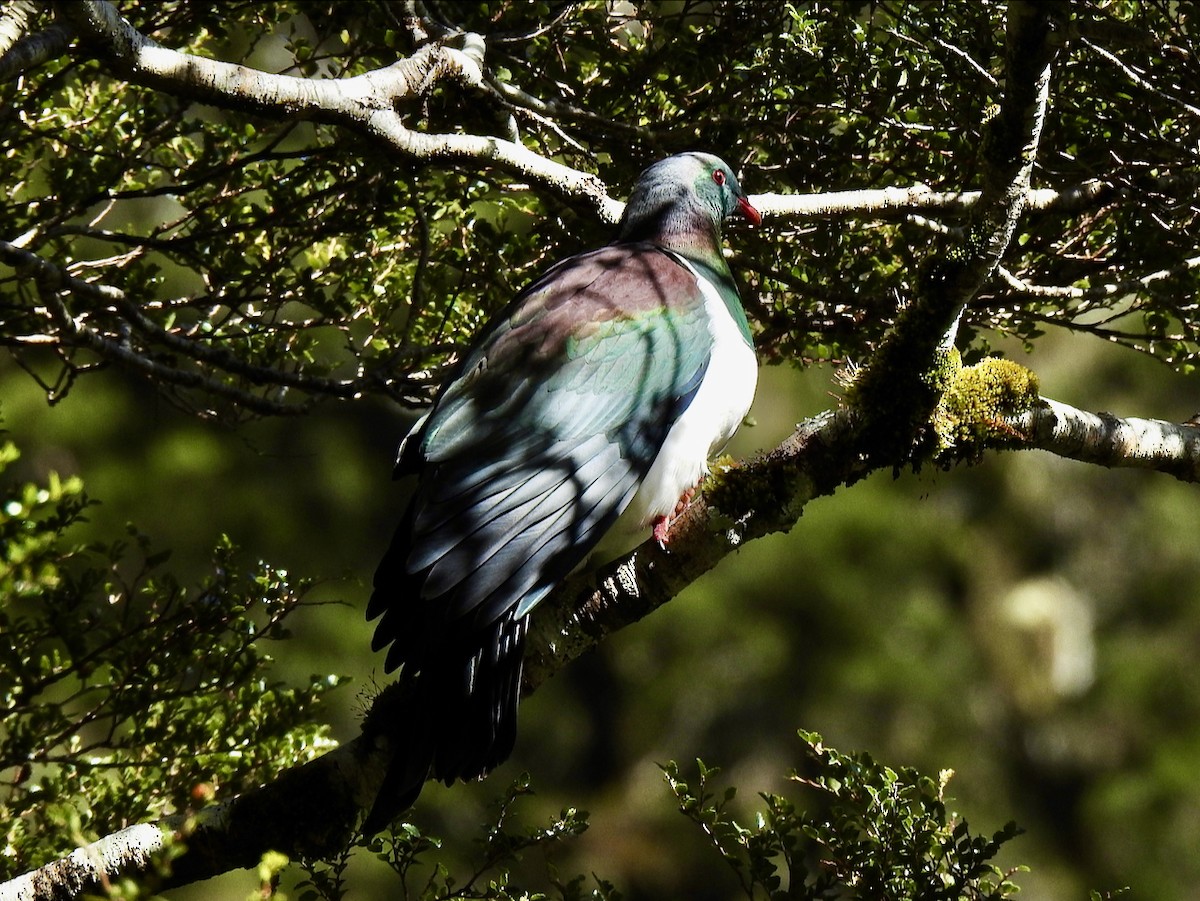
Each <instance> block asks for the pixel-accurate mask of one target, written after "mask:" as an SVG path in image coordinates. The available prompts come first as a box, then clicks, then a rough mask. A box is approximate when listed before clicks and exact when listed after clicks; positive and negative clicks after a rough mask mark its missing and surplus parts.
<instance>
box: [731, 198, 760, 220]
mask: <svg viewBox="0 0 1200 901" xmlns="http://www.w3.org/2000/svg"><path fill="white" fill-rule="evenodd" d="M737 203H738V209H740V210H741V211H742V215H743V216H745V217H746V218H747V219H748V220H750V224H751V225H762V213H760V212H759V211H758V210H756V209H755V208H754V207H752V206H751V205H750V201H749V200H747V199H746V198H745V197H739V198H738V199H737Z"/></svg>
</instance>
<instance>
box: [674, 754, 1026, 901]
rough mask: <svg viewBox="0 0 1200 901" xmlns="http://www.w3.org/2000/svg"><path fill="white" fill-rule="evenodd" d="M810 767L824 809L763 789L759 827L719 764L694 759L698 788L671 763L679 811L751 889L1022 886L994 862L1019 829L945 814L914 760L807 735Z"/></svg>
mask: <svg viewBox="0 0 1200 901" xmlns="http://www.w3.org/2000/svg"><path fill="white" fill-rule="evenodd" d="M800 738H801V741H802V742H803V745H804V747H803V751H804V755H805V761H804V766H803V767H802V770H801V772H799V773H794V774H793V775H792V779H793V780H794V781H795V782H797V783H799V784H801V785H804V786H807V787H809V788H811V789H814V790H815V792H816V806H817V807H818V809H819V812H818V813H808V812H805V811H803V810H802V809H799V808H798V807H797V804H796V802H795V801H793V800H791V799H789V798H785V797H783V796H781V795H774V794H766V793H764V794H762V795H760V797H761V798H762V800H763V801H764V802H765V804H766V809H765V810H762V811H759V812H758V813H757V814H756V816H755V822H754V825H753V826H746V825H743V824H741V823H739V822H738V821H737V820H736V819H734V816H733V814H732V813H731V812H730V809H729V808H730V806H731V802H732V801H733V800H734V798H735V796H736V794H737V789H736V788H734V787H733V786H730V787H728V788H726V789H725V790H724V791H723V792H722V793H721V795H720V796H719V797H718V796H717V794H716V792H715V790H714V789H713V788H712V785H711V784H712V781H713V777H714V776H716V775H717V773H718V772H719V770H717V769H715V768H711V767H707V766H705V765H704V763H703V761H700V760H697V761H696V766H697V770H698V773H697V778H696V783H695V787H692V786H691V785H689V784H688V783H687V782H686V781H684V778H683V776H682V774H681V772H680V769H679V766H678V765H677V764H676V763H674V762H672V763H670V764H668V765H667V766H665V767H664V772H665V773H666V777H667V781H668V783H669V785H670V787H671V791H672V792H674V794H675V797H676V799H677V800H678V801H679V807H680V810H681V811H682V812H683V814H684V816H686V817H687V818H688V819H689V820H691V821H692V822H693V823H695V824H696V825H697V826H699V827H700V829H701V830H702V831H703V832H704V834H705V836H706V837H707V838H708V840H709V842H710V843H711V844H712V846H713V847H714V848H715V849H716V850H717V852H718V853H719V854H720V855H721V856H722V857H723V858H724V860H725V862H726V863H728V864H729V866H730V868H731V869H732V870H733V872H734V874H735V875H736V876H737V879H738V882H739V884H740V885H741V888H742V891H743V892H744V893H745V895H746V897H747V898H751V899H753V898H756V897H764V898H771V899H785V898H786V899H814V901H815V899H821V898H829V897H838V898H843V897H844V898H861V899H871V898H922V899H939V898H941V899H947V901H950V899H960V898H965V899H988V901H997V899H1001V898H1005V897H1008V896H1009V895H1012V894H1014V893H1015V892H1016V891H1017V888H1016V886H1015V885H1014V884H1013V883H1011V882H1010V881H1009V877H1010V876H1011V875H1012V874H1010V873H1003V872H1001V871H1000V870H998V869H997V868H996V866H995V865H994V864H993V863H992V862H991V861H992V860H993V858H994V857H995V856H996V853H997V852H998V851H999V849H1000V846H1001V845H1002V844H1004V842H1006V841H1008V840H1009V839H1011V838H1013V837H1014V836H1016V835H1017V834H1019V832H1020V830H1019V829H1018V828H1017V827H1016V825H1015V824H1014V823H1009V824H1008V825H1007V826H1005V827H1004V828H1003V829H1001V830H1000V831H999V832H997V833H995V834H994V835H993V836H992V837H991V838H985V837H983V836H972V835H971V834H970V832H969V831H968V828H967V823H966V821H965V820H962V819H959V818H958V817H957V816H956V815H954V814H949V813H948V812H947V808H946V798H945V789H946V784H947V782H948V781H949V779H950V776H951V775H952V773H951V772H950V771H949V770H943V771H942V772H941V773H940V774H939V776H938V779H937V780H936V781H935V780H933V779H931V778H929V777H928V776H922V775H921V774H920V773H918V772H917V771H916V770H913V769H908V768H906V769H901V770H900V771H898V772H897V771H895V770H893V769H891V768H890V767H887V766H883V765H882V764H879V763H876V762H875V761H874V760H873V759H872V758H871V756H870V755H869V754H865V753H863V754H843V753H841V752H839V751H836V750H834V749H832V748H829V747H827V746H826V745H825V744H824V743H823V742H822V740H821V736H819V735H817V734H816V733H812V732H803V731H802V732H801V733H800Z"/></svg>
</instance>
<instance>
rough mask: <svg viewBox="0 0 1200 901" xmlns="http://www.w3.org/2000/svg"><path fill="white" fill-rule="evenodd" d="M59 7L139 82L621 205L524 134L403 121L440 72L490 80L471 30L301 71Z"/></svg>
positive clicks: (614, 216) (106, 9)
mask: <svg viewBox="0 0 1200 901" xmlns="http://www.w3.org/2000/svg"><path fill="white" fill-rule="evenodd" d="M61 8H62V9H63V11H64V14H65V15H66V16H67V17H68V18H69V19H70V21H71V22H72V23H73V24H74V25H75V27H76V28H77V29H78V30H79V31H80V33H81V34H83V35H84V36H86V37H87V38H88V39H90V40H91V41H93V42H95V43H97V44H99V45H100V46H101V47H103V48H104V52H105V53H106V54H107V56H108V57H109V59H110V61H111V62H112V64H113V65H114V67H115V68H116V69H117V70H118V71H119V72H120V73H121V74H122V75H123V76H125V77H126V78H128V79H129V80H130V81H132V82H135V83H137V84H143V85H147V86H149V87H155V88H166V89H170V90H172V91H174V92H176V93H178V94H182V95H184V96H189V97H194V98H196V99H198V100H202V101H204V102H206V103H212V104H215V105H218V106H224V107H232V108H252V109H256V110H258V111H260V112H263V113H266V114H271V115H289V116H308V117H312V118H320V119H324V120H327V121H332V122H338V123H341V124H344V125H347V126H350V127H352V128H355V129H357V130H359V131H365V132H366V133H368V134H370V135H372V136H374V137H377V138H379V139H381V140H383V141H385V142H386V143H388V144H389V145H391V146H392V147H394V148H395V149H397V150H399V151H401V152H402V153H404V154H406V155H408V156H410V157H413V158H416V159H443V160H473V161H478V162H484V163H490V164H492V165H496V166H498V167H500V168H503V169H505V170H507V171H509V172H513V173H515V174H517V175H519V176H521V177H522V178H524V179H528V180H530V181H535V182H537V183H539V184H542V185H544V186H546V187H548V188H551V189H552V190H554V191H556V192H558V193H559V194H561V195H565V196H570V197H575V198H579V199H584V200H587V201H589V202H590V203H591V204H592V205H593V206H594V207H595V208H596V210H597V213H598V215H599V216H600V218H601V219H603V220H604V221H606V222H609V223H616V222H617V220H618V219H620V217H621V211H622V209H624V205H623V204H622V203H621V202H620V201H618V200H614V199H613V198H611V197H609V196H608V193H607V191H606V189H605V187H604V185H603V183H602V182H601V181H600V180H599V179H598V178H597V177H596V176H594V175H591V174H589V173H584V172H579V171H577V170H575V169H572V168H571V167H569V166H565V165H563V164H562V163H558V162H555V161H554V160H550V159H547V158H546V157H543V156H539V155H538V154H536V153H534V152H533V151H531V150H529V149H527V148H526V147H524V146H522V145H521V144H518V143H515V142H513V141H508V140H505V139H503V138H499V137H490V136H480V135H467V134H429V133H425V132H419V131H414V130H413V129H410V128H409V127H408V126H407V125H405V122H404V118H403V117H402V116H401V115H400V113H399V112H398V111H397V104H398V103H399V102H400V101H402V100H408V99H412V98H416V97H420V96H422V95H423V94H425V93H426V92H427V91H428V90H429V89H430V88H431V87H432V86H433V85H434V84H436V83H437V82H439V81H442V80H444V79H448V78H449V79H454V80H457V81H459V82H460V83H462V84H464V85H466V86H467V87H468V88H470V89H474V90H480V91H487V90H490V89H489V88H488V87H487V85H486V84H485V82H484V77H483V71H482V69H481V67H480V64H479V53H478V48H477V47H476V46H475V44H476V43H478V41H476V42H472V41H471V40H470V38H471V36H470V35H468V36H467V39H466V40H465V42H464V47H465V49H463V50H457V49H455V48H453V47H450V46H448V45H446V44H442V43H436V44H428V45H426V46H425V47H422V48H421V49H420V50H418V51H417V52H416V53H414V54H413V55H412V56H410V57H408V58H406V59H402V60H398V61H397V62H395V63H392V64H391V65H390V66H385V67H383V68H381V69H375V70H373V71H371V72H365V73H363V74H361V75H355V76H350V77H347V78H301V77H298V76H294V75H275V74H272V73H269V72H263V71H261V70H258V69H252V68H250V67H248V66H242V65H237V64H235V63H228V62H223V61H221V60H214V59H207V58H205V57H199V56H193V55H191V54H187V53H181V52H180V51H178V50H171V49H169V48H167V47H163V46H162V45H160V44H158V43H156V42H154V41H152V40H150V39H149V38H148V37H146V36H145V35H143V34H142V33H141V32H139V31H138V30H137V29H136V28H134V27H133V26H132V25H131V24H130V23H129V22H128V21H126V20H125V19H124V18H122V16H121V15H120V13H119V12H117V10H116V8H115V7H114V6H113V5H112V4H111V3H108V2H106V0H88V2H80V3H68V4H63V5H62V7H61Z"/></svg>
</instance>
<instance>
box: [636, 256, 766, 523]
mask: <svg viewBox="0 0 1200 901" xmlns="http://www.w3.org/2000/svg"><path fill="white" fill-rule="evenodd" d="M678 259H680V261H681V262H683V263H684V264H685V265H687V267H688V269H689V270H691V272H692V274H693V275H694V276H696V282H697V283H698V284H699V286H700V291H701V294H702V295H703V297H704V310H705V313H707V315H708V329H709V333H710V334H711V335H712V356H711V359H710V360H709V364H708V369H707V370H706V371H705V373H704V379H703V381H701V383H700V387H699V388H698V389H697V390H696V396H695V397H694V398H693V399H692V402H691V404H689V405H688V407H687V409H686V410H684V411H683V414H682V415H681V416H680V417H679V419H678V420H676V421H675V424H674V425H673V426H672V427H671V430H670V431H669V432H668V433H667V439H666V441H664V442H663V445H662V449H661V450H660V451H659V453H658V456H657V457H656V458H655V459H654V463H653V464H651V466H650V470H649V472H647V473H646V477H645V479H643V481H642V484H641V486H640V487H639V488H638V492H637V494H636V495H634V498H633V501H632V502H631V503H630V505H629V509H628V510H627V511H626V515H625V516H622V517H621V518H622V520H623V523H622V525H624V524H626V523H628V524H630V525H632V526H633V527H634V528H636V529H638V530H639V531H640V530H643V529H645V528H648V527H649V526H650V524H651V523H653V522H654V520H655V519H657V518H658V517H659V516H669V515H671V513H672V512H674V510H675V505H676V504H677V503H678V502H679V498H680V496H681V495H682V494H683V493H684V492H685V491H686V490H687V489H689V488H692V487H693V486H695V485H696V483H697V482H699V481H700V479H701V478H702V477H703V476H704V475H706V474H707V473H708V461H709V459H710V458H711V457H712V456H713V455H714V454H716V453H717V452H718V451H719V450H720V449H721V448H723V447H724V446H725V444H726V442H728V441H729V439H730V438H731V437H733V433H734V432H736V431H737V428H738V426H739V425H741V424H742V420H743V419H745V418H746V414H747V413H748V412H749V411H750V404H751V402H752V401H753V400H754V389H755V387H756V386H757V384H758V361H757V360H756V359H755V356H754V349H753V348H752V347H751V346H750V345H749V343H747V341H746V339H745V338H744V337H743V336H742V332H741V329H739V328H738V324H737V323H736V322H734V320H733V317H732V316H731V315H730V313H729V309H728V307H726V306H725V301H724V300H723V299H722V298H721V295H720V293H719V292H718V291H717V289H716V287H714V286H713V285H712V283H711V282H709V281H708V279H706V278H704V277H703V276H702V275H701V274H700V273H699V272H697V271H696V269H695V268H693V267H692V266H691V265H690V264H688V263H687V260H685V259H683V258H682V257H680V258H678Z"/></svg>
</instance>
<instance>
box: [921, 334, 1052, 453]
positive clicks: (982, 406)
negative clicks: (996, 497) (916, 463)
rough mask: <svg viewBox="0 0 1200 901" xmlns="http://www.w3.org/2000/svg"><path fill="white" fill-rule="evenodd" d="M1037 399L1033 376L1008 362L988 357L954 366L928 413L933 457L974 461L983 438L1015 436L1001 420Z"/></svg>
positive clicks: (1012, 437)
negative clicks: (933, 435) (935, 441)
mask: <svg viewBox="0 0 1200 901" xmlns="http://www.w3.org/2000/svg"><path fill="white" fill-rule="evenodd" d="M1039 397H1040V389H1039V386H1038V377H1037V374H1036V373H1034V372H1033V371H1031V370H1029V369H1026V368H1025V367H1024V366H1022V365H1021V364H1020V363H1014V362H1013V361H1012V360H1005V359H1003V358H1000V357H989V358H988V359H986V360H982V361H981V362H979V363H977V364H976V365H974V366H967V367H965V368H963V369H961V370H959V372H958V374H957V375H956V376H955V377H954V379H953V381H951V382H950V384H949V386H947V388H946V391H945V393H944V394H943V395H942V400H941V403H940V404H938V409H937V412H936V413H935V415H934V428H935V429H936V431H937V436H938V456H939V457H942V458H943V459H944V462H946V463H951V462H953V461H954V460H964V459H965V460H970V461H972V462H974V461H977V460H978V459H979V458H980V457H981V456H982V454H983V451H984V448H985V447H986V446H987V444H988V442H992V443H995V441H996V440H997V439H999V440H1001V441H1003V440H1004V439H1010V440H1011V439H1017V438H1019V437H1020V436H1018V435H1015V434H1014V433H1013V430H1012V428H1011V426H1009V425H1008V424H1007V422H1006V420H1007V419H1008V418H1009V417H1011V416H1013V415H1015V414H1017V413H1020V412H1022V411H1024V410H1028V409H1030V408H1031V407H1033V406H1034V405H1036V404H1037V403H1038V400H1039Z"/></svg>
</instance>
